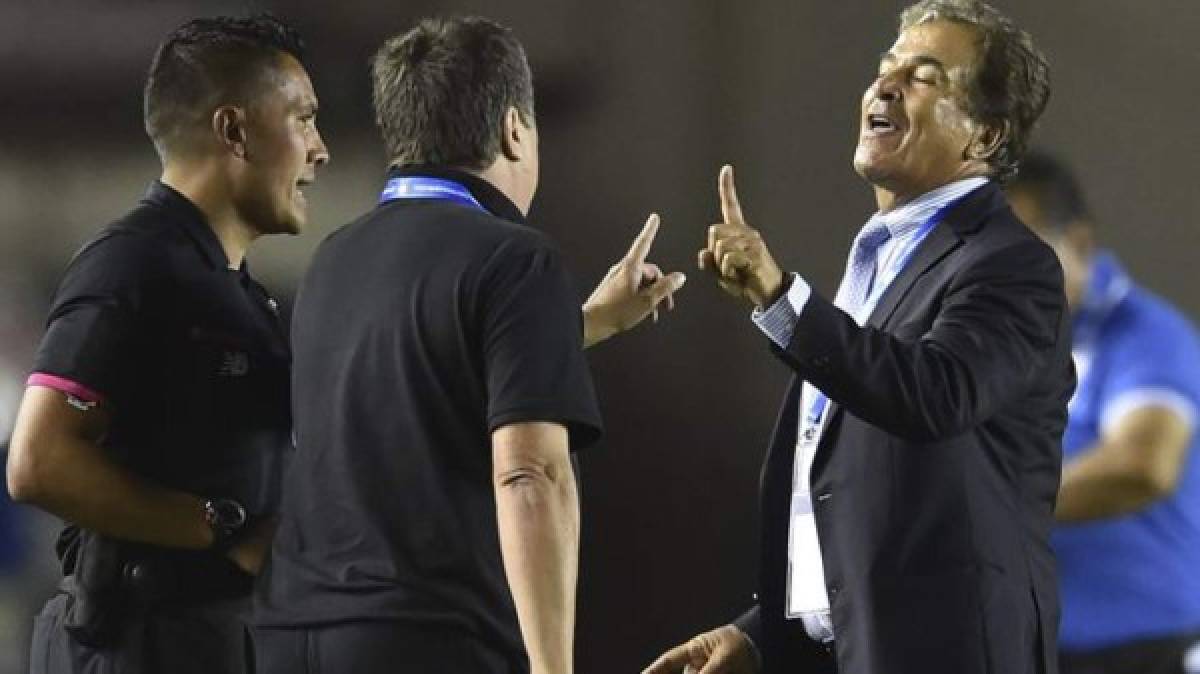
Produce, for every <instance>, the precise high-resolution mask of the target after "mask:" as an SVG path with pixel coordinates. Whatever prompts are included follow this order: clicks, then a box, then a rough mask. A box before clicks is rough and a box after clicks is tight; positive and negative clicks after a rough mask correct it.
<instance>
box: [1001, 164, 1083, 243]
mask: <svg viewBox="0 0 1200 674" xmlns="http://www.w3.org/2000/svg"><path fill="white" fill-rule="evenodd" d="M1008 189H1009V190H1021V191H1024V192H1026V193H1027V194H1029V195H1030V196H1031V197H1033V200H1034V201H1035V202H1036V203H1037V206H1038V209H1039V210H1041V212H1042V215H1043V216H1045V218H1046V223H1047V224H1048V225H1050V226H1051V227H1054V228H1055V229H1059V230H1061V229H1063V228H1065V227H1066V226H1067V225H1068V224H1070V223H1081V222H1086V223H1090V222H1091V219H1092V218H1091V212H1090V211H1089V210H1088V206H1087V200H1085V199H1084V196H1083V190H1082V189H1081V188H1080V186H1079V181H1078V180H1076V178H1075V173H1074V172H1073V171H1071V169H1069V168H1067V165H1066V164H1065V163H1063V162H1062V161H1061V160H1060V159H1058V158H1057V157H1055V156H1053V155H1051V154H1049V153H1046V152H1040V151H1037V150H1033V151H1030V152H1029V153H1028V154H1026V155H1025V158H1024V159H1023V160H1021V170H1020V171H1019V172H1018V173H1017V175H1016V177H1015V178H1013V179H1012V181H1011V182H1010V183H1009V184H1008Z"/></svg>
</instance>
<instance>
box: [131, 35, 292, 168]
mask: <svg viewBox="0 0 1200 674" xmlns="http://www.w3.org/2000/svg"><path fill="white" fill-rule="evenodd" d="M281 54H290V55H292V56H293V57H295V58H296V60H297V61H300V62H302V63H303V60H304V41H303V40H302V39H301V38H300V34H299V33H297V32H296V31H295V29H293V28H292V27H290V26H288V25H287V24H285V23H284V22H282V21H280V20H279V19H277V18H275V17H274V16H271V15H270V14H258V15H256V16H250V17H230V16H216V17H209V18H200V19H193V20H191V21H188V22H187V23H185V24H183V25H182V26H180V27H178V28H176V29H175V30H173V31H171V33H170V34H169V35H167V37H166V39H165V40H163V42H162V44H160V45H159V46H158V50H157V51H156V52H155V53H154V60H153V61H152V62H151V64H150V74H149V75H148V76H147V77H146V88H145V96H144V99H143V118H144V120H145V124H146V134H147V135H149V136H150V140H152V141H153V142H154V147H155V148H156V149H157V150H158V153H159V155H161V156H163V157H165V156H166V155H167V153H168V152H169V151H170V150H171V149H173V148H175V147H177V146H180V145H181V144H183V141H186V135H187V132H188V131H189V130H192V129H195V128H197V125H203V124H206V123H207V121H208V120H207V117H208V115H209V114H210V113H211V112H212V111H213V110H214V109H215V108H216V107H217V106H218V105H221V104H223V103H228V102H234V103H238V104H242V105H247V104H249V103H250V102H251V101H252V100H253V98H254V94H255V93H256V86H257V85H258V84H259V83H261V81H262V77H263V76H264V75H265V74H266V73H268V72H270V71H271V69H273V68H275V67H277V66H278V65H279V63H280V61H279V56H280V55H281Z"/></svg>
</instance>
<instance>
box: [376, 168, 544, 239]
mask: <svg viewBox="0 0 1200 674" xmlns="http://www.w3.org/2000/svg"><path fill="white" fill-rule="evenodd" d="M401 176H427V177H430V178H441V179H443V180H453V181H454V182H456V183H458V184H459V185H462V186H463V187H465V188H467V191H469V192H470V193H471V196H473V197H475V200H476V201H478V202H479V203H480V204H481V205H482V206H483V207H484V208H486V209H487V211H488V212H489V213H491V214H492V215H494V216H496V217H498V218H503V219H504V220H508V221H509V222H515V223H517V224H519V225H523V224H525V216H524V215H521V210H520V209H519V208H517V206H516V204H514V203H513V202H512V200H511V199H509V198H508V197H506V196H505V195H504V193H503V192H501V191H500V190H499V189H498V188H497V187H496V186H495V185H493V184H491V183H489V182H488V181H486V180H484V179H483V178H480V177H479V176H477V175H475V174H473V173H468V172H466V171H460V170H458V169H452V168H446V167H442V166H403V167H399V166H393V167H392V168H390V169H389V170H388V174H387V177H388V179H389V180H390V179H391V178H398V177H401Z"/></svg>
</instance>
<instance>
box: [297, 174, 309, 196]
mask: <svg viewBox="0 0 1200 674" xmlns="http://www.w3.org/2000/svg"><path fill="white" fill-rule="evenodd" d="M311 184H313V180H312V178H301V179H299V180H297V181H296V193H297V194H299V195H300V196H304V188H306V187H308V186H309V185H311Z"/></svg>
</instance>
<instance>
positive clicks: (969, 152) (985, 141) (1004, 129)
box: [965, 119, 1011, 161]
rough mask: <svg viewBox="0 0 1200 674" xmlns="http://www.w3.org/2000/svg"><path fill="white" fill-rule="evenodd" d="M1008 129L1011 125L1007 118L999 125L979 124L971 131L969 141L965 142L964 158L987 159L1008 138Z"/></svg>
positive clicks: (1009, 129)
mask: <svg viewBox="0 0 1200 674" xmlns="http://www.w3.org/2000/svg"><path fill="white" fill-rule="evenodd" d="M1010 131H1011V127H1010V126H1009V123H1008V120H1007V119H1006V120H1004V121H1003V122H1001V123H1000V125H999V126H987V125H984V124H981V125H979V126H978V128H976V129H975V130H974V131H972V132H971V142H970V143H969V144H967V149H966V153H965V154H966V158H967V159H974V160H977V161H987V160H988V159H990V158H991V157H992V155H994V154H996V151H997V150H999V149H1000V147H1001V146H1002V145H1004V142H1005V141H1007V140H1008V137H1009V134H1010Z"/></svg>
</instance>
